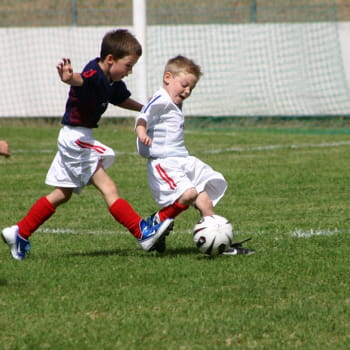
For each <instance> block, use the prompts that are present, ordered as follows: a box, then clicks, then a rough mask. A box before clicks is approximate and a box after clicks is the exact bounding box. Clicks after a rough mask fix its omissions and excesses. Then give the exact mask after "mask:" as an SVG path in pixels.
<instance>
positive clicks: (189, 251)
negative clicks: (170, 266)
mask: <svg viewBox="0 0 350 350" xmlns="http://www.w3.org/2000/svg"><path fill="white" fill-rule="evenodd" d="M64 255H65V256H69V257H74V256H77V257H78V256H79V257H81V256H87V257H99V256H114V255H117V256H140V257H142V258H144V257H150V258H154V257H160V258H168V257H176V256H179V255H180V256H181V255H198V251H197V249H196V248H193V247H181V248H175V249H168V250H166V251H165V252H164V253H157V252H149V253H146V252H144V251H142V250H140V249H138V250H135V249H110V250H95V251H88V252H75V253H66V254H64Z"/></svg>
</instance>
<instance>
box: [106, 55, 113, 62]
mask: <svg viewBox="0 0 350 350" xmlns="http://www.w3.org/2000/svg"><path fill="white" fill-rule="evenodd" d="M113 61H114V58H113V55H112V54H109V55H107V56H106V58H105V62H106V63H108V64H111V63H113Z"/></svg>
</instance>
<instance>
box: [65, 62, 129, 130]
mask: <svg viewBox="0 0 350 350" xmlns="http://www.w3.org/2000/svg"><path fill="white" fill-rule="evenodd" d="M98 61H99V58H98V57H97V58H95V59H94V60H92V61H90V62H89V63H88V64H87V65H86V66H85V68H84V69H83V71H82V73H81V76H82V78H83V80H84V83H83V85H82V86H71V87H70V90H69V96H68V100H67V103H66V111H65V113H64V116H63V118H62V124H64V125H71V126H84V127H87V128H97V127H98V125H97V124H98V122H99V120H100V118H101V116H102V114H103V113H104V112H105V111H106V109H107V106H108V103H112V104H113V105H119V104H121V103H123V102H124V101H125V100H126V99H127V98H128V97H129V96H130V95H131V93H130V91H129V90H128V89H127V87H126V85H125V83H124V82H123V81H117V82H112V83H110V82H109V81H108V80H107V77H106V76H105V74H104V73H103V71H102V70H101V68H100V66H99V65H98Z"/></svg>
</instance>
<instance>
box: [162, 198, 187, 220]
mask: <svg viewBox="0 0 350 350" xmlns="http://www.w3.org/2000/svg"><path fill="white" fill-rule="evenodd" d="M188 207H189V206H188V205H183V204H180V203H179V202H174V203H173V204H172V205H169V206H168V207H165V208H163V209H161V210H159V212H158V215H159V220H160V221H164V220H165V219H167V218H172V219H175V217H176V216H178V215H179V214H180V213H182V212H183V211H184V210H186V209H188Z"/></svg>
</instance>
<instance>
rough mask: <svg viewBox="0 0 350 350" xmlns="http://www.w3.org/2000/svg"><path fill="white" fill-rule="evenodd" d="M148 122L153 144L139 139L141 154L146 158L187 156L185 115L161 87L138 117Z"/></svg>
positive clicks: (148, 131) (148, 130)
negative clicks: (145, 143) (147, 144)
mask: <svg viewBox="0 0 350 350" xmlns="http://www.w3.org/2000/svg"><path fill="white" fill-rule="evenodd" d="M139 119H143V120H145V121H146V123H147V135H148V136H149V137H150V138H151V139H152V144H151V146H145V145H144V144H143V143H142V142H140V141H139V140H137V149H138V152H139V154H140V155H141V156H142V157H145V158H167V157H187V156H188V155H189V154H188V151H187V149H186V147H185V141H184V121H185V117H184V114H183V113H182V111H181V109H180V108H179V107H178V106H177V105H175V103H174V102H173V101H172V100H171V98H170V96H169V94H168V93H167V92H166V90H165V89H163V88H160V89H159V90H158V91H157V92H156V93H155V94H154V95H153V97H152V99H151V100H150V102H149V103H148V104H147V105H145V106H144V107H143V109H142V111H141V113H140V114H139V116H138V117H137V119H136V122H137V120H139Z"/></svg>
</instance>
